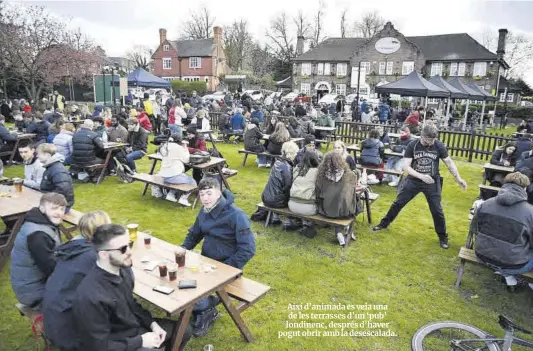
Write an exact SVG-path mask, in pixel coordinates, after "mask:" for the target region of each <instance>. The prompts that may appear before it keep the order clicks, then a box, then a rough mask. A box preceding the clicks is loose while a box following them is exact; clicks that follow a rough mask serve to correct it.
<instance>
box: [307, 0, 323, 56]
mask: <svg viewBox="0 0 533 351" xmlns="http://www.w3.org/2000/svg"><path fill="white" fill-rule="evenodd" d="M324 15H325V12H324V2H323V1H322V0H320V1H319V3H318V10H317V11H316V13H315V15H314V16H313V38H312V39H311V43H310V44H309V45H310V46H311V47H312V48H314V47H317V45H318V44H319V43H320V42H321V41H322V39H323V38H324V33H323V30H324Z"/></svg>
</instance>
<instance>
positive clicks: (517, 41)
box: [504, 32, 533, 78]
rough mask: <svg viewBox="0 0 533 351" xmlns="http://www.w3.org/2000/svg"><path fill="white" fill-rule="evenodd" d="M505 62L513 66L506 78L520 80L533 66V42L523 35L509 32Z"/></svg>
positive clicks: (507, 72)
mask: <svg viewBox="0 0 533 351" xmlns="http://www.w3.org/2000/svg"><path fill="white" fill-rule="evenodd" d="M504 59H505V61H506V62H507V63H508V64H509V66H511V67H510V68H509V69H508V70H507V71H506V72H505V75H504V77H505V78H509V77H513V78H519V77H520V76H521V75H522V74H523V73H524V72H525V71H526V70H528V69H529V68H532V66H533V63H532V62H533V41H531V40H530V39H528V38H526V37H525V36H523V35H521V34H514V33H512V32H509V34H507V43H506V45H505V55H504Z"/></svg>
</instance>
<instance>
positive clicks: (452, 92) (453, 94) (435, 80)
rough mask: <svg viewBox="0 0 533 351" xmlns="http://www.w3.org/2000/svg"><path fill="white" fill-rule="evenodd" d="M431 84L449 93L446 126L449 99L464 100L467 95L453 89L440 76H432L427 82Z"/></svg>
mask: <svg viewBox="0 0 533 351" xmlns="http://www.w3.org/2000/svg"><path fill="white" fill-rule="evenodd" d="M429 81H430V82H431V83H433V84H435V85H436V86H438V87H439V88H442V89H445V90H448V91H449V92H450V96H449V97H448V104H447V107H446V115H445V116H446V117H445V119H446V125H448V120H449V118H450V117H449V116H450V106H451V99H452V98H453V99H464V98H467V97H468V94H466V93H464V92H462V91H461V90H459V89H457V88H454V87H453V86H452V85H451V84H450V83H448V82H447V81H445V80H444V78H442V77H441V76H433V77H431V79H430V80H429Z"/></svg>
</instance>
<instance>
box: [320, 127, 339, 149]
mask: <svg viewBox="0 0 533 351" xmlns="http://www.w3.org/2000/svg"><path fill="white" fill-rule="evenodd" d="M316 130H318V131H322V132H326V133H327V134H328V135H327V140H328V143H327V144H326V152H327V151H328V149H329V144H330V143H331V139H332V138H333V139H335V133H337V128H335V127H321V126H315V131H316Z"/></svg>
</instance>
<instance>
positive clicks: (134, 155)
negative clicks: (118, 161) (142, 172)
mask: <svg viewBox="0 0 533 351" xmlns="http://www.w3.org/2000/svg"><path fill="white" fill-rule="evenodd" d="M143 156H144V154H143V152H142V151H133V152H130V153H129V154H127V155H126V160H127V161H128V166H129V167H130V168H131V170H132V171H136V170H137V167H136V166H135V160H139V159H141V158H142V157H143Z"/></svg>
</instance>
